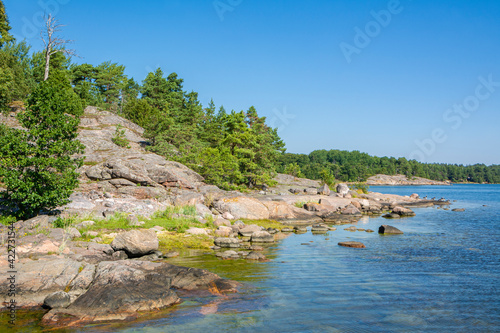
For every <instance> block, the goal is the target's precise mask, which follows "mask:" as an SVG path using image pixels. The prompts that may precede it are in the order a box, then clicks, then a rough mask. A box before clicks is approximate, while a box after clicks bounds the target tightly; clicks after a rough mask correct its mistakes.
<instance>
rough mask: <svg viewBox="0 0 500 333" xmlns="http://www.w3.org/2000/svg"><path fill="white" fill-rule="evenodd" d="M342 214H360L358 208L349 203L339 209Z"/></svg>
mask: <svg viewBox="0 0 500 333" xmlns="http://www.w3.org/2000/svg"><path fill="white" fill-rule="evenodd" d="M341 213H342V215H358V216H359V215H361V212H360V211H359V209H357V208H356V207H354V206H353V205H349V206H347V207H345V208H343V209H342V210H341Z"/></svg>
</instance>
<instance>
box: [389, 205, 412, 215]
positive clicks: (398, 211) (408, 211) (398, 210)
mask: <svg viewBox="0 0 500 333" xmlns="http://www.w3.org/2000/svg"><path fill="white" fill-rule="evenodd" d="M391 213H392V214H398V215H399V216H415V212H414V211H412V210H411V209H410V208H405V207H402V206H396V207H394V208H393V209H392V212H391Z"/></svg>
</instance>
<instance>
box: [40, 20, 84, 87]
mask: <svg viewBox="0 0 500 333" xmlns="http://www.w3.org/2000/svg"><path fill="white" fill-rule="evenodd" d="M44 20H45V29H44V30H42V31H40V38H41V39H42V41H43V45H44V47H45V73H44V77H43V80H44V81H46V80H47V79H48V78H49V69H50V66H49V65H50V57H51V56H52V55H54V54H56V53H58V52H61V53H63V54H66V55H69V56H76V57H78V55H77V54H76V51H75V50H72V49H66V48H65V46H66V44H70V43H72V42H73V40H71V39H62V38H60V37H57V36H56V33H57V32H59V31H61V28H62V27H65V25H63V24H59V22H58V21H57V20H56V18H55V17H53V16H52V14H49V15H48V16H45V17H44Z"/></svg>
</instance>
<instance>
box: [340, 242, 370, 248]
mask: <svg viewBox="0 0 500 333" xmlns="http://www.w3.org/2000/svg"><path fill="white" fill-rule="evenodd" d="M338 244H339V245H340V246H344V247H354V248H358V249H364V248H365V247H366V246H365V244H363V243H361V242H355V241H347V242H339V243H338Z"/></svg>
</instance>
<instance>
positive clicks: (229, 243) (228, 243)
mask: <svg viewBox="0 0 500 333" xmlns="http://www.w3.org/2000/svg"><path fill="white" fill-rule="evenodd" d="M240 243H241V242H240V240H239V239H237V238H224V237H219V238H216V239H215V240H214V244H215V245H216V246H219V247H221V248H239V247H240Z"/></svg>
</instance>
